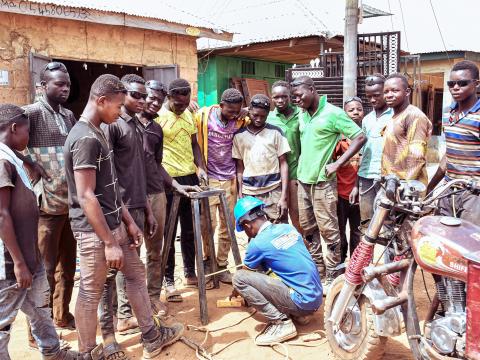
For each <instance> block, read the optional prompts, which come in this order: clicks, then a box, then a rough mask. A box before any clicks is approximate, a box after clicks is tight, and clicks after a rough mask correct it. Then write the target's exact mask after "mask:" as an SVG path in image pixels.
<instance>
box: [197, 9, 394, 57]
mask: <svg viewBox="0 0 480 360" xmlns="http://www.w3.org/2000/svg"><path fill="white" fill-rule="evenodd" d="M208 1H209V0H207V2H208ZM210 2H211V3H212V2H215V0H210ZM217 2H218V1H217ZM224 3H225V5H224V6H222V9H221V10H218V11H217V12H215V8H214V7H213V8H210V9H209V10H208V11H206V12H202V10H204V9H199V12H198V13H199V14H205V15H207V14H209V15H210V16H209V18H211V19H212V21H215V22H217V23H219V24H220V25H222V26H224V27H226V28H228V29H229V30H230V32H233V33H235V34H234V36H233V41H232V42H226V41H221V40H212V39H197V48H198V49H199V50H207V49H217V48H228V47H234V46H241V45H247V44H252V43H261V42H268V41H275V40H283V39H290V38H297V37H307V36H325V37H333V36H336V35H342V34H343V31H344V26H345V25H344V14H345V1H338V0H335V1H319V0H243V1H238V2H234V1H229V0H227V1H224ZM202 4H205V2H202ZM384 15H389V13H386V12H384V11H382V10H379V9H376V8H373V7H371V6H368V5H367V6H364V7H363V16H364V17H372V16H384Z"/></svg>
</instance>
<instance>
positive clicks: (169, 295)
mask: <svg viewBox="0 0 480 360" xmlns="http://www.w3.org/2000/svg"><path fill="white" fill-rule="evenodd" d="M165 292H166V299H167V301H168V302H182V301H183V298H182V294H180V293H179V292H178V291H177V289H176V288H175V285H167V286H166V287H165Z"/></svg>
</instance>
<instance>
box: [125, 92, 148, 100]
mask: <svg viewBox="0 0 480 360" xmlns="http://www.w3.org/2000/svg"><path fill="white" fill-rule="evenodd" d="M128 95H130V96H131V97H132V98H134V99H135V100H140V99H143V100H145V99H146V98H147V94H145V93H141V92H138V91H128Z"/></svg>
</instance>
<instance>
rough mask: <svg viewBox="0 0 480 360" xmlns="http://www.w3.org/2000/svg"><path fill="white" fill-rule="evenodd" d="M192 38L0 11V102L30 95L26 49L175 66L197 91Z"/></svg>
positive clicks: (16, 101)
mask: <svg viewBox="0 0 480 360" xmlns="http://www.w3.org/2000/svg"><path fill="white" fill-rule="evenodd" d="M195 40H196V38H195V37H191V36H182V35H176V34H170V33H166V32H160V31H152V30H143V29H137V28H131V27H123V26H112V25H103V24H96V23H89V22H81V21H74V20H64V19H54V18H45V17H38V16H28V15H19V14H11V13H3V12H0V70H8V72H9V85H8V86H0V103H5V102H9V103H14V104H17V105H23V104H27V103H29V102H30V101H31V99H30V86H31V85H30V65H29V53H30V52H34V53H36V54H40V55H44V56H48V57H50V58H57V59H58V58H60V59H69V60H78V61H92V62H104V63H113V64H119V65H133V66H157V65H167V64H177V65H178V66H179V70H180V76H181V77H183V78H185V79H187V80H188V81H190V83H192V86H193V93H194V95H195V96H196V93H197V66H198V64H197V47H196V41H195Z"/></svg>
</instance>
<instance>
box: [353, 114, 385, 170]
mask: <svg viewBox="0 0 480 360" xmlns="http://www.w3.org/2000/svg"><path fill="white" fill-rule="evenodd" d="M392 116H393V109H392V108H388V109H387V110H385V111H384V112H383V113H382V115H380V117H379V118H377V113H376V112H375V110H372V111H371V112H370V113H368V114H367V116H365V117H364V118H363V120H362V130H363V132H364V133H365V135H366V137H367V142H366V143H365V145H363V148H362V151H361V152H362V161H361V162H360V167H359V169H358V176H361V177H363V178H366V179H380V177H381V166H382V153H383V130H384V129H385V127H386V126H387V123H388V122H389V121H390V120H391V119H392Z"/></svg>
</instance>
